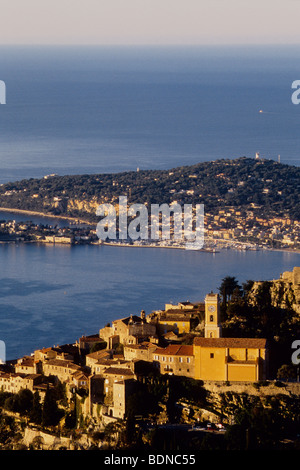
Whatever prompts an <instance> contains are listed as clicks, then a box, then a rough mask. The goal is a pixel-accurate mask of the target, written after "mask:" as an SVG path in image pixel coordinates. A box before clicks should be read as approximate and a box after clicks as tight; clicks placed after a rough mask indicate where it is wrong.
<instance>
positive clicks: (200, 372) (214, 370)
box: [194, 338, 267, 382]
mask: <svg viewBox="0 0 300 470" xmlns="http://www.w3.org/2000/svg"><path fill="white" fill-rule="evenodd" d="M194 357H195V379H198V380H212V381H229V382H231V381H233V382H248V381H249V382H255V381H257V380H263V379H265V378H266V373H267V370H266V367H267V356H266V340H265V339H263V338H195V340H194Z"/></svg>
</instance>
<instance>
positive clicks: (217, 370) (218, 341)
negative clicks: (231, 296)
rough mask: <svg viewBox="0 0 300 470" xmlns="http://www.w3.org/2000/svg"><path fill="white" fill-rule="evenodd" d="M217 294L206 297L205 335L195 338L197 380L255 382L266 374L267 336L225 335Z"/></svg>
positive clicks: (194, 351) (194, 350)
mask: <svg viewBox="0 0 300 470" xmlns="http://www.w3.org/2000/svg"><path fill="white" fill-rule="evenodd" d="M221 333H222V329H221V322H220V303H219V296H218V294H214V293H210V294H208V295H207V296H206V297H205V327H204V338H203V337H198V338H195V340H194V345H193V346H194V349H193V354H194V367H195V376H194V377H195V379H198V380H212V381H234V382H247V381H250V382H255V381H257V380H263V379H265V378H266V374H267V349H266V340H265V339H264V338H222V337H221V336H222V335H221Z"/></svg>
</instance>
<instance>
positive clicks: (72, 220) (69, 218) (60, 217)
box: [0, 207, 96, 225]
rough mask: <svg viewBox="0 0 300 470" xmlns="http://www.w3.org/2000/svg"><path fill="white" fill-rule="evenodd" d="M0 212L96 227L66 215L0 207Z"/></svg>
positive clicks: (91, 223)
mask: <svg viewBox="0 0 300 470" xmlns="http://www.w3.org/2000/svg"><path fill="white" fill-rule="evenodd" d="M0 212H11V213H15V214H28V215H34V216H38V217H48V218H51V219H62V220H69V221H70V222H79V223H82V224H88V225H96V224H95V223H94V222H89V221H87V220H83V219H80V218H78V217H67V216H65V215H54V214H48V213H47V212H36V211H29V210H25V209H12V208H10V207H0Z"/></svg>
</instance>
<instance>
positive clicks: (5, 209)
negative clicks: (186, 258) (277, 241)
mask: <svg viewBox="0 0 300 470" xmlns="http://www.w3.org/2000/svg"><path fill="white" fill-rule="evenodd" d="M0 212H11V213H15V214H25V215H26V214H27V215H33V216H38V217H47V218H50V219H61V220H67V221H69V222H77V223H79V224H85V225H91V226H96V225H97V224H96V223H95V222H89V221H87V220H84V219H80V218H78V217H67V216H64V215H53V214H48V213H44V212H37V211H30V210H25V209H12V208H10V207H0ZM99 241H100V240H99ZM237 242H238V240H237ZM4 243H10V242H4ZM94 245H105V246H114V247H118V248H166V249H177V250H186V247H185V246H160V245H135V244H132V245H130V244H126V243H109V242H100V243H94ZM228 248H229V249H233V248H231V247H228ZM261 250H263V251H280V252H284V253H296V254H300V249H295V250H294V249H291V248H266V247H259V250H258V251H261ZM187 251H197V252H203V253H219V252H220V250H214V249H212V248H208V249H207V250H206V249H205V248H204V249H203V248H200V249H198V250H197V249H195V250H187ZM237 251H238V250H237Z"/></svg>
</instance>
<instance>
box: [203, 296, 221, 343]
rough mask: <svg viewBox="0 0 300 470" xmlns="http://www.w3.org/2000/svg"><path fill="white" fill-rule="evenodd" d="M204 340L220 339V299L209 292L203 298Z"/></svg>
mask: <svg viewBox="0 0 300 470" xmlns="http://www.w3.org/2000/svg"><path fill="white" fill-rule="evenodd" d="M204 336H205V338H221V336H222V327H221V323H220V298H219V295H218V294H214V293H213V292H211V293H210V294H207V296H206V297H205V329H204Z"/></svg>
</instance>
